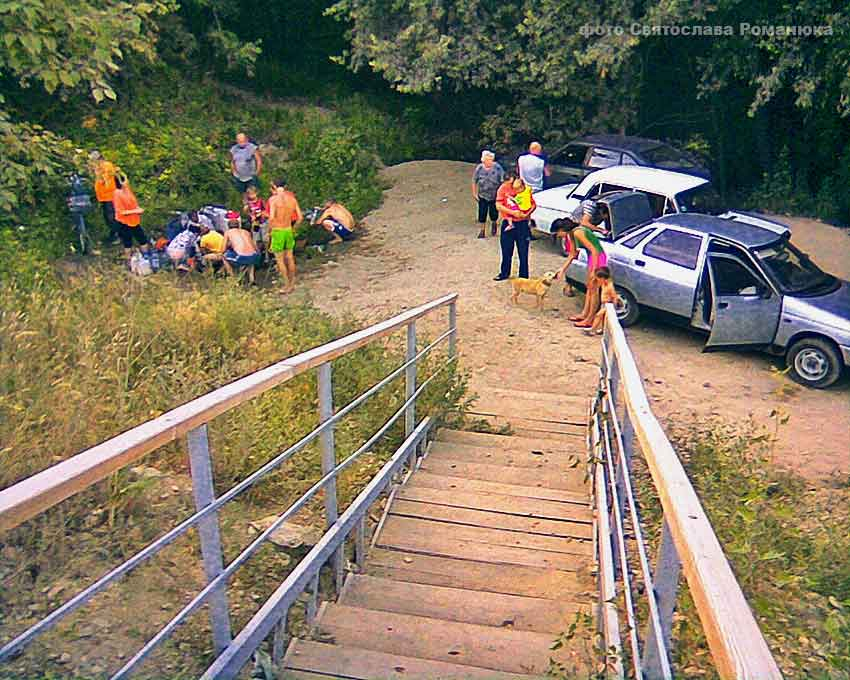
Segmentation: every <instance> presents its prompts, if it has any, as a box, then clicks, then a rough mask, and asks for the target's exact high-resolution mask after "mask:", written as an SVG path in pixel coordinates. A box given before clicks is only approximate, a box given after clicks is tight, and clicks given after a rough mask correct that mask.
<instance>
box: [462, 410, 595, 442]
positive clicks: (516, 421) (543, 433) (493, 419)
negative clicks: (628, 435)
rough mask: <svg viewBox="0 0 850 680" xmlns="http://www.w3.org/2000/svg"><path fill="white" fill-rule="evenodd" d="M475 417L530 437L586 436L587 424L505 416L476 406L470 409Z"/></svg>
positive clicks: (561, 437)
mask: <svg viewBox="0 0 850 680" xmlns="http://www.w3.org/2000/svg"><path fill="white" fill-rule="evenodd" d="M469 415H470V416H471V417H473V418H478V419H481V420H484V421H486V422H487V423H488V425H489V426H490V427H492V428H493V429H494V430H502V429H508V430H509V431H511V432H512V433H513V434H514V435H516V436H519V437H525V438H530V439H558V440H560V439H563V438H564V437H580V438H582V439H583V438H584V436H585V425H567V424H564V423H556V422H550V421H545V420H535V419H533V418H523V417H521V416H503V415H499V414H494V413H485V412H482V411H477V410H475V409H474V408H473V409H471V410H470V411H469Z"/></svg>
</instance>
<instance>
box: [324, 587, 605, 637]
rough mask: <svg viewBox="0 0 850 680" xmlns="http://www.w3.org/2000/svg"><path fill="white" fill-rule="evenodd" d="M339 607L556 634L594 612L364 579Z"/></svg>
mask: <svg viewBox="0 0 850 680" xmlns="http://www.w3.org/2000/svg"><path fill="white" fill-rule="evenodd" d="M340 604H344V605H347V606H349V607H361V608H363V609H372V610H376V611H387V612H395V613H396V614H410V615H411V616H426V617H429V618H432V619H441V620H443V621H457V622H460V623H475V624H478V625H482V626H495V627H498V628H510V629H512V630H530V631H533V632H536V633H552V634H554V635H557V634H559V633H561V632H563V631H565V630H567V628H569V625H570V624H571V623H572V622H573V621H574V620H575V615H576V612H578V611H582V612H584V613H589V612H590V606H589V604H587V603H585V604H584V605H580V604H577V603H574V602H564V601H558V600H550V599H544V598H538V597H521V596H517V595H502V594H499V593H483V592H480V591H474V590H465V589H459V588H446V587H442V586H432V585H424V584H420V583H404V582H401V581H394V580H391V579H386V578H378V577H375V576H366V575H363V574H351V575H350V576H349V577H348V579H347V580H346V584H345V588H344V589H343V593H342V597H341V598H340Z"/></svg>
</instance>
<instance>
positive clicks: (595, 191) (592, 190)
mask: <svg viewBox="0 0 850 680" xmlns="http://www.w3.org/2000/svg"><path fill="white" fill-rule="evenodd" d="M601 188H602V185H601V184H594V185H593V186H592V187H591V188H590V191H588V192H587V194H586V195H585V198H593V197H594V196H598V195H599V194H600V193H601V192H600V189H601Z"/></svg>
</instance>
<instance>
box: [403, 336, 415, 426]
mask: <svg viewBox="0 0 850 680" xmlns="http://www.w3.org/2000/svg"><path fill="white" fill-rule="evenodd" d="M414 357H416V322H415V321H411V322H410V323H409V324H407V351H406V353H405V359H406V361H413V359H414ZM414 392H416V362H415V361H414V362H413V363H412V364H411V365H410V366H408V367H407V368H406V369H405V371H404V398H405V399H406V400H407V399H410V398H411V397H412V396H413V393H414ZM415 427H416V404H415V403H411V404H408V406H407V408H406V409H405V411H404V436H405V437H409V436H410V433H411V432H413V430H414V428H415Z"/></svg>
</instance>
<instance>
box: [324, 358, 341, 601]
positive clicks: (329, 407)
mask: <svg viewBox="0 0 850 680" xmlns="http://www.w3.org/2000/svg"><path fill="white" fill-rule="evenodd" d="M318 377H319V422H320V423H324V422H325V421H327V420H329V419H330V418H332V417H333V414H334V405H333V398H334V397H333V378H332V374H331V364H330V362H329V361H328V362H325V363H324V364H322V365H321V366H319V376H318ZM321 441H322V475H326V474H328V473H329V472H330V471H331V470H333V469H334V468H335V467H336V444H335V443H334V426H333V425H331V426H330V427H329V428H327V429H326V430H325V431H324V432H322V434H321ZM338 516H339V507H338V505H337V495H336V477H334V478H333V479H331V480H329V481H328V483H327V484H326V485H325V522H326V524H327V526H328V527H330V526H332V525H333V523H334V522H336V520H337V517H338ZM344 557H345V555H344V546H341V547H340V548H339V549H338V550H337V551H336V552H335V553H334V556H333V558H332V563H333V572H334V584H335V586H336V592H337V594H339V593H340V592H341V591H342V580H343V566H344V562H343V559H344Z"/></svg>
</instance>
